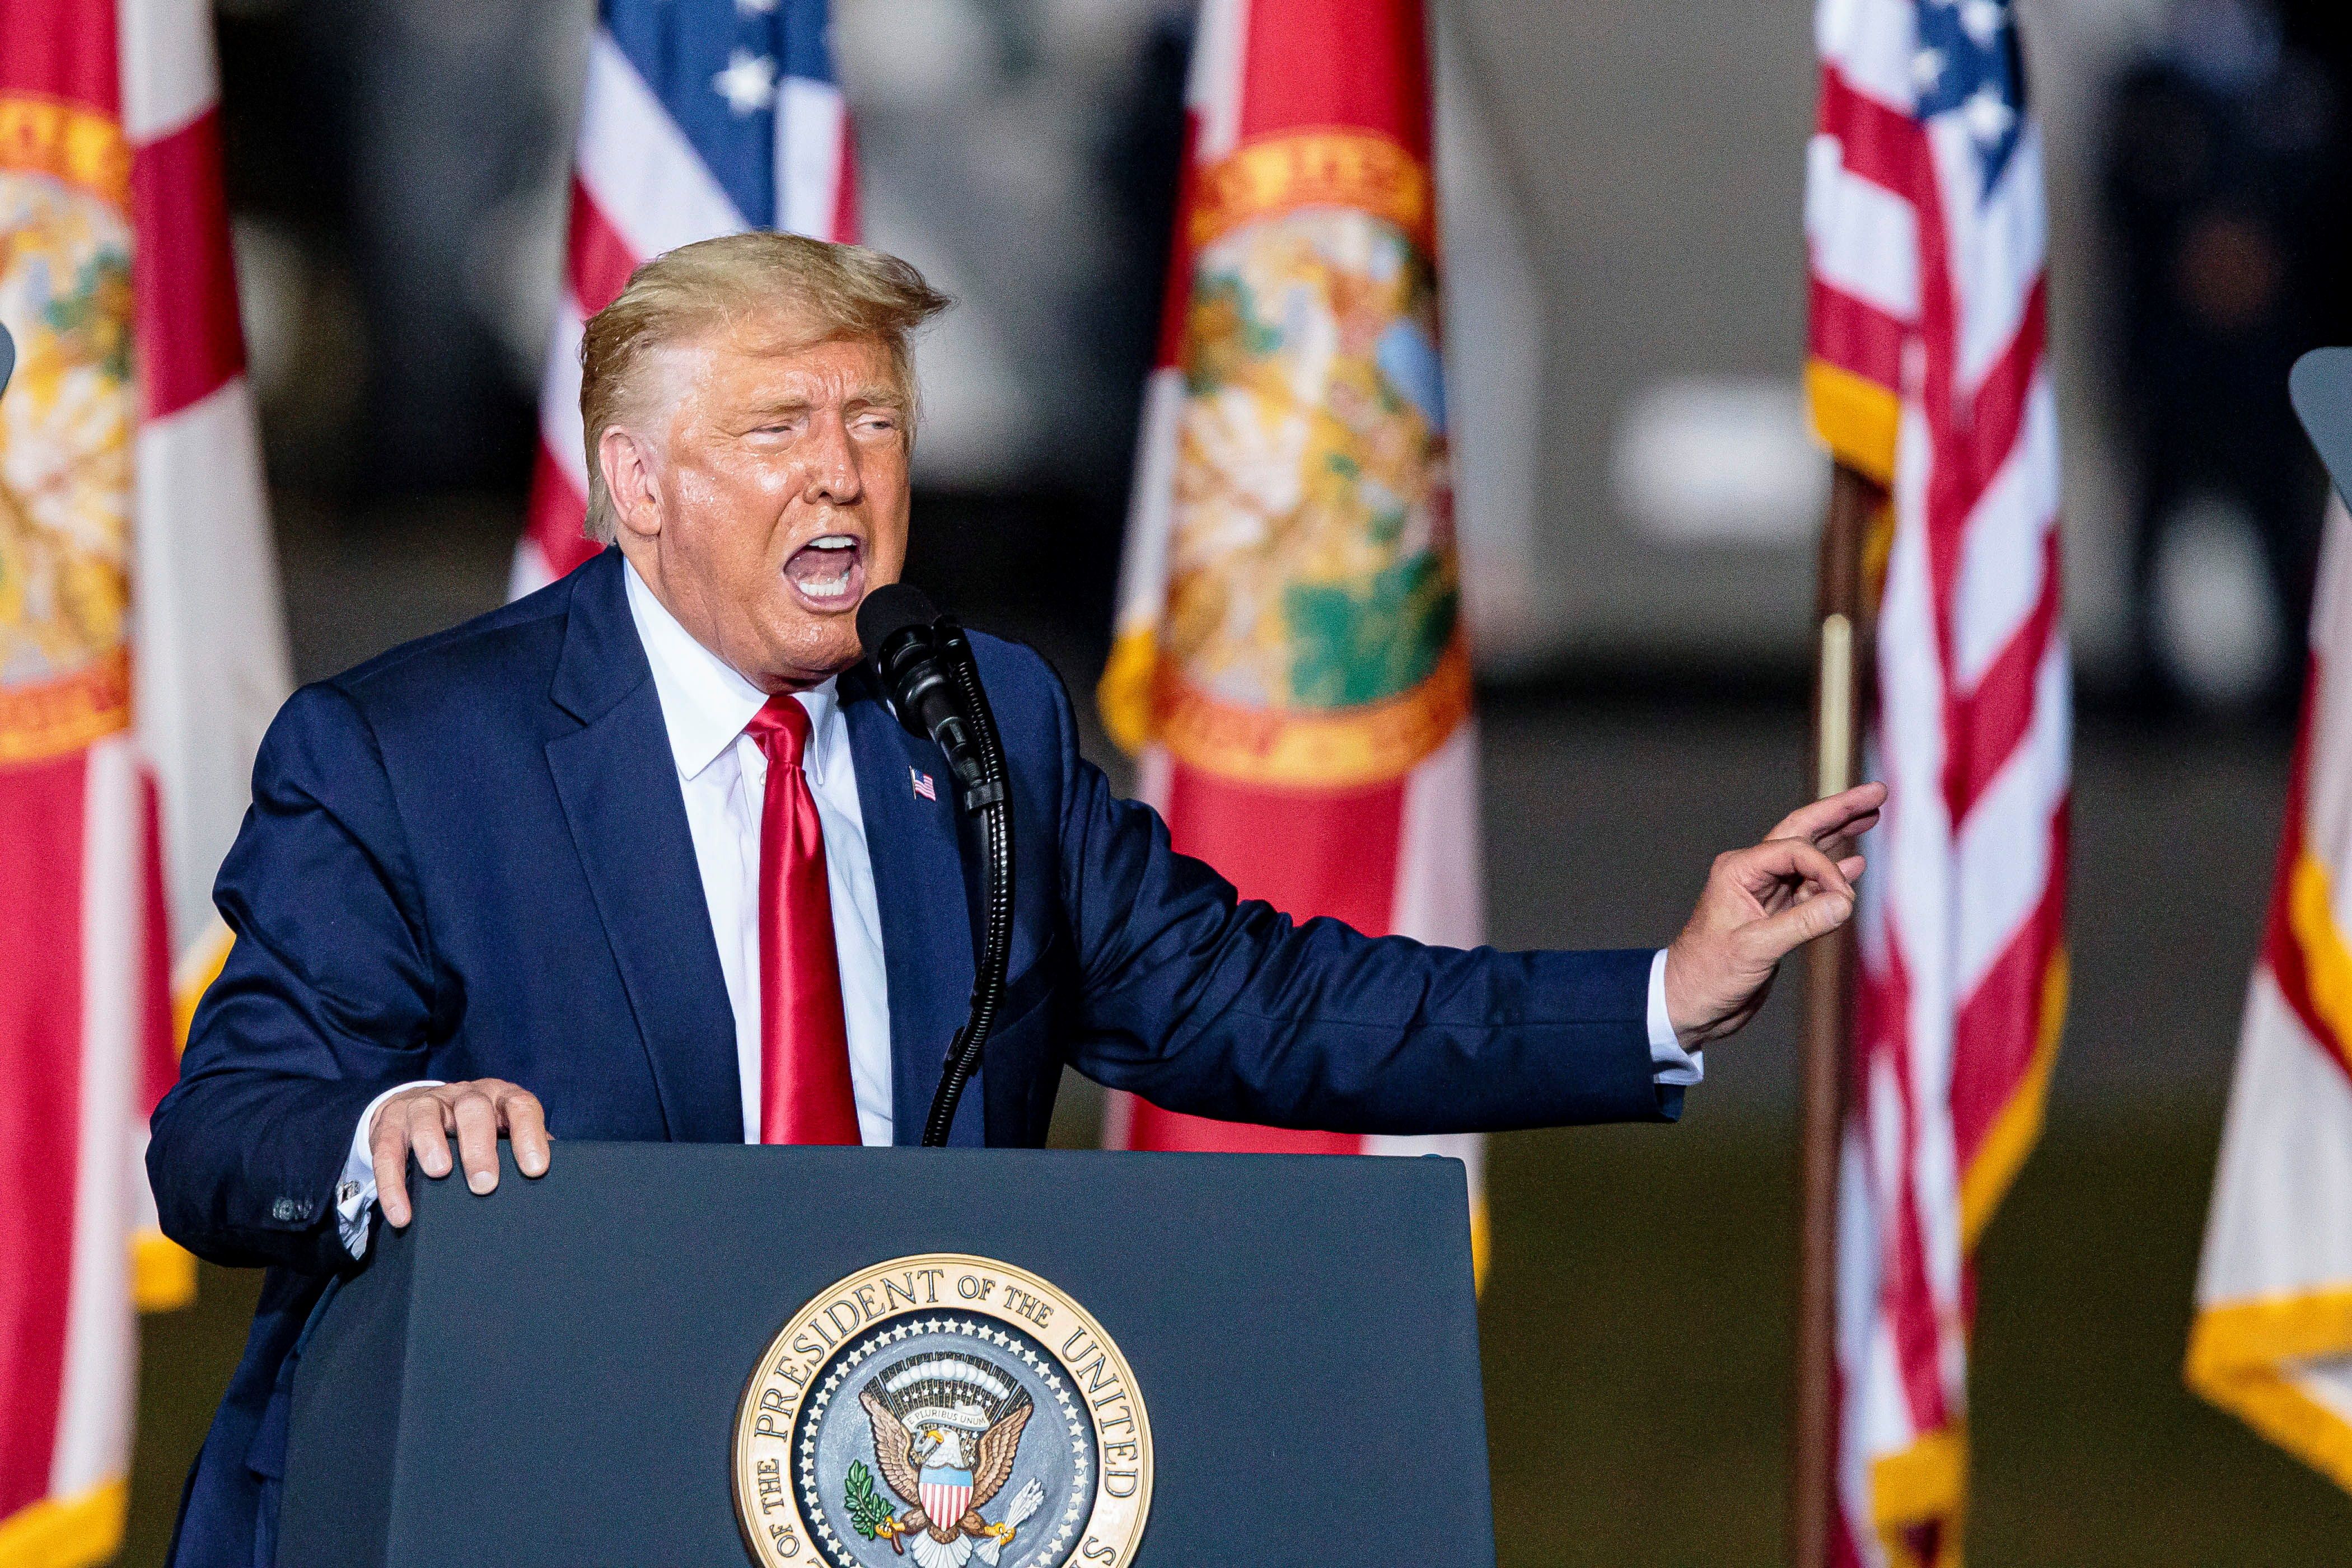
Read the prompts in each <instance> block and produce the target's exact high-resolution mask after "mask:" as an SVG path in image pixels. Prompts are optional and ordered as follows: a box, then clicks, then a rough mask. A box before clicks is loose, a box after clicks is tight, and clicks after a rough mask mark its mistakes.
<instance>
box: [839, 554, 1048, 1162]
mask: <svg viewBox="0 0 2352 1568" xmlns="http://www.w3.org/2000/svg"><path fill="white" fill-rule="evenodd" d="M857 639H858V642H859V643H861V644H863V645H864V647H865V649H866V656H867V658H868V659H869V660H870V661H871V662H872V664H873V666H874V668H875V671H876V673H877V674H879V675H880V676H881V679H882V687H883V690H884V691H885V692H887V694H888V695H889V696H890V700H891V701H892V703H893V704H895V705H896V706H897V707H898V713H899V716H901V718H902V719H905V720H908V721H909V723H910V727H919V728H920V729H921V730H922V732H923V733H924V734H927V735H929V737H930V738H931V740H932V742H933V743H934V744H936V745H937V746H938V747H939V748H940V750H941V751H943V752H945V753H946V754H947V758H948V767H949V768H950V770H952V771H953V773H954V774H955V778H956V782H957V783H958V784H960V785H961V787H962V788H961V803H962V806H963V809H964V810H965V811H966V812H967V813H969V814H971V816H973V817H975V818H977V819H978V825H979V828H980V832H981V842H982V854H981V866H982V901H981V902H982V910H983V912H984V913H983V919H982V935H981V945H980V955H979V961H978V963H977V964H976V965H975V966H974V967H973V971H972V987H971V1011H970V1014H969V1016H968V1017H967V1018H966V1019H965V1022H964V1026H963V1027H962V1028H961V1029H960V1030H956V1033H955V1038H954V1040H951V1041H950V1043H949V1045H948V1053H947V1061H946V1062H945V1064H944V1071H942V1073H941V1075H940V1086H939V1090H938V1092H937V1093H935V1094H934V1095H933V1096H932V1099H931V1110H930V1114H929V1116H928V1117H927V1118H925V1120H924V1123H923V1146H924V1147H926V1148H942V1147H945V1146H946V1144H947V1141H948V1131H949V1129H950V1127H951V1126H953V1124H954V1123H955V1113H956V1105H957V1103H958V1102H960V1101H961V1099H962V1098H963V1092H964V1089H965V1087H966V1086H967V1085H968V1084H969V1083H970V1082H971V1077H972V1074H973V1073H975V1072H977V1071H979V1070H980V1062H981V1054H982V1051H983V1050H984V1049H985V1048H986V1046H987V1044H988V1036H989V1031H990V1030H992V1029H993V1028H994V1027H995V1023H996V1014H997V1010H998V1008H999V1006H1000V1005H1001V1004H1002V1002H1003V998H1004V973H1005V969H1006V967H1007V966H1008V965H1009V964H1010V962H1011V959H1012V954H1013V797H1012V792H1011V789H1010V787H1009V779H1010V774H1009V771H1008V769H1007V768H1006V766H1005V760H1004V745H1003V739H1002V738H1001V737H999V736H998V734H997V729H996V718H995V716H994V715H993V714H992V713H991V712H990V711H989V706H988V694H987V693H986V691H985V690H983V689H982V685H981V682H980V664H979V662H978V661H977V660H976V659H975V658H974V657H973V655H972V651H971V641H970V639H968V638H966V637H965V635H964V633H963V628H962V627H961V626H959V625H957V624H956V622H954V621H953V620H952V619H950V617H948V616H944V615H941V614H940V613H939V612H937V611H936V610H935V609H933V608H932V605H931V601H929V599H927V598H926V597H924V595H923V593H922V591H920V590H919V589H916V588H911V587H909V586H908V585H907V584H905V583H892V584H890V585H889V586H887V587H884V588H877V589H876V590H875V591H873V592H872V593H870V594H867V595H866V601H865V602H864V603H863V604H861V605H859V606H858V608H857Z"/></svg>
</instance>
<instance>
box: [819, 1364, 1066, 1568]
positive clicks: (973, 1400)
mask: <svg viewBox="0 0 2352 1568" xmlns="http://www.w3.org/2000/svg"><path fill="white" fill-rule="evenodd" d="M857 1402H858V1404H860V1405H862V1406H865V1408H866V1418H867V1419H868V1420H869V1421H870V1422H871V1423H872V1424H873V1429H874V1464H875V1468H876V1469H878V1470H879V1471H881V1473H882V1479H884V1480H885V1481H887V1483H889V1487H890V1490H892V1491H894V1492H896V1493H898V1498H899V1500H900V1501H902V1502H904V1503H906V1504H907V1505H908V1506H907V1509H906V1511H904V1512H902V1513H900V1514H899V1515H898V1518H896V1519H894V1520H890V1521H886V1522H885V1523H884V1524H883V1526H882V1528H881V1530H880V1531H878V1532H877V1533H879V1534H881V1535H882V1536H884V1537H885V1538H886V1539H887V1540H888V1542H890V1550H891V1551H892V1552H899V1553H904V1552H907V1551H908V1550H909V1548H911V1549H912V1551H913V1552H914V1556H915V1561H916V1563H918V1564H919V1568H963V1564H964V1563H965V1562H966V1561H967V1560H968V1559H970V1558H971V1557H975V1556H976V1557H978V1558H979V1559H980V1561H981V1562H982V1563H983V1564H986V1565H987V1568H995V1563H996V1561H997V1557H998V1554H999V1553H1000V1552H1003V1550H1004V1548H1005V1546H1006V1545H1007V1544H1008V1543H1009V1542H1011V1541H1012V1540H1013V1534H1014V1533H1015V1532H1016V1531H1018V1530H1019V1529H1020V1527H1021V1524H1022V1522H1023V1521H1024V1520H1026V1519H1027V1518H1028V1517H1029V1515H1030V1514H1032V1513H1034V1512H1035V1511H1036V1510H1037V1507H1038V1505H1039V1504H1040V1503H1042V1502H1043V1501H1045V1489H1044V1488H1043V1487H1041V1486H1040V1485H1038V1483H1037V1482H1036V1481H1034V1480H1032V1481H1031V1482H1030V1483H1029V1484H1028V1485H1027V1486H1025V1487H1024V1488H1022V1489H1021V1492H1020V1494H1019V1495H1018V1496H1016V1497H1015V1498H1014V1499H1013V1504H1012V1507H1011V1508H1010V1509H1009V1510H1007V1511H1006V1516H1005V1518H1004V1519H1003V1521H1001V1522H999V1523H995V1524H991V1523H989V1522H988V1521H986V1520H985V1519H982V1517H981V1512H980V1511H981V1510H982V1508H985V1507H986V1506H987V1505H988V1503H989V1501H990V1500H992V1498H994V1497H995V1496H996V1494H997V1493H998V1492H999V1491H1001V1490H1003V1487H1004V1483H1005V1482H1006V1481H1008V1480H1010V1479H1013V1458H1014V1457H1015V1456H1016V1455H1017V1454H1018V1453H1019V1451H1020V1448H1021V1432H1022V1429H1023V1428H1024V1427H1026V1426H1027V1425H1028V1423H1029V1417H1030V1415H1031V1414H1032V1413H1033V1411H1034V1408H1035V1406H1033V1405H1032V1404H1031V1403H1030V1399H1029V1391H1028V1390H1027V1389H1025V1388H1024V1387H1022V1386H1021V1385H1020V1384H1018V1383H1016V1382H1014V1381H1013V1379H1012V1378H1010V1377H1008V1376H1006V1375H1005V1374H1004V1373H1003V1372H1002V1371H1000V1370H999V1369H998V1368H996V1367H995V1366H993V1365H992V1364H989V1363H988V1362H985V1361H983V1360H982V1359H981V1358H980V1357H978V1356H975V1355H966V1354H962V1353H961V1352H958V1351H940V1352H933V1353H929V1354H920V1355H914V1356H909V1357H908V1358H907V1359H906V1360H904V1361H900V1362H896V1363H893V1364H891V1365H889V1366H886V1367H884V1368H883V1369H882V1370H881V1371H880V1372H878V1373H877V1374H876V1375H874V1377H873V1379H872V1380H871V1381H869V1382H868V1383H867V1384H866V1386H865V1388H864V1389H862V1390H861V1391H860V1392H859V1394H858V1396H857ZM901 1542H906V1544H904V1545H902V1544H900V1543H901Z"/></svg>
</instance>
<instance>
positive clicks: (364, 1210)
mask: <svg viewBox="0 0 2352 1568" xmlns="http://www.w3.org/2000/svg"><path fill="white" fill-rule="evenodd" d="M1654 984H1655V983H1654V982H1653V988H1654ZM443 1082H446V1080H443V1079H439V1078H420V1079H418V1080H416V1082H414V1083H395V1084H394V1085H393V1086H392V1087H391V1088H389V1089H387V1090H385V1091H384V1092H383V1093H381V1094H379V1095H377V1096H376V1097H375V1098H374V1099H373V1100H371V1101H369V1102H368V1103H367V1109H366V1110H364V1111H362V1112H361V1113H360V1124H359V1126H358V1127H357V1128H355V1129H354V1130H353V1131H352V1151H351V1153H350V1154H349V1155H345V1156H344V1157H343V1174H342V1176H341V1179H340V1180H338V1181H337V1182H336V1183H335V1230H336V1233H337V1234H338V1235H340V1236H341V1237H342V1239H343V1250H345V1251H346V1252H349V1253H350V1254H351V1255H352V1257H354V1258H364V1257H366V1256H367V1243H368V1211H369V1210H370V1209H372V1208H373V1207H375V1154H374V1151H373V1146H372V1145H373V1143H374V1141H375V1113H376V1112H377V1111H379V1110H381V1109H382V1108H383V1103H384V1102H385V1101H387V1100H389V1099H391V1098H392V1097H393V1096H394V1095H395V1094H405V1093H407V1092H409V1091H410V1090H412V1089H438V1088H440V1087H441V1085H442V1084H443Z"/></svg>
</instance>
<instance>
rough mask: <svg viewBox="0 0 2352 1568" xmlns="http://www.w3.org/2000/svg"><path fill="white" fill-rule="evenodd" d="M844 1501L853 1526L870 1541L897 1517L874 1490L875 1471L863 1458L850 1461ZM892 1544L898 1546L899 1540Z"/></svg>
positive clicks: (843, 1496) (843, 1494)
mask: <svg viewBox="0 0 2352 1568" xmlns="http://www.w3.org/2000/svg"><path fill="white" fill-rule="evenodd" d="M842 1501H843V1502H845V1504H847V1505H848V1508H849V1522H850V1525H851V1527H852V1528H853V1529H855V1530H856V1531H857V1533H858V1534H860V1535H862V1536H864V1537H865V1538H866V1540H868V1541H871V1540H873V1539H874V1538H875V1537H876V1536H877V1535H878V1534H880V1533H881V1531H882V1527H883V1526H884V1525H886V1524H887V1523H889V1522H890V1521H892V1519H893V1518H895V1517H896V1515H895V1513H894V1511H892V1509H891V1507H890V1505H889V1504H888V1503H887V1502H885V1501H883V1500H882V1494H881V1493H880V1492H877V1491H876V1490H874V1472H873V1471H871V1470H869V1469H866V1461H865V1460H863V1459H852V1460H850V1461H849V1479H848V1484H847V1486H846V1488H845V1490H844V1491H843V1493H842ZM891 1544H892V1545H893V1546H896V1545H897V1544H898V1542H895V1541H894V1542H891Z"/></svg>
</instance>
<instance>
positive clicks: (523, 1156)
mask: <svg viewBox="0 0 2352 1568" xmlns="http://www.w3.org/2000/svg"><path fill="white" fill-rule="evenodd" d="M451 1133H455V1134H457V1163H459V1164H462V1165H463V1166H465V1167H466V1186H467V1187H469V1188H471V1189H472V1190H473V1191H475V1192H491V1191H495V1190H496V1189H497V1187H498V1185H499V1134H500V1133H504V1134H506V1135H507V1137H508V1139H509V1141H510V1142H511V1143H513V1145H514V1155H515V1165H516V1166H518V1167H519V1168H520V1170H521V1171H522V1174H523V1175H525V1176H545V1175H546V1174H547V1157H548V1141H549V1140H548V1136H547V1113H546V1112H545V1111H544V1110H542V1109H541V1106H540V1103H539V1096H538V1095H536V1094H533V1093H532V1092H530V1090H528V1089H523V1088H520V1087H518V1086H517V1085H515V1084H512V1083H509V1082H506V1080H504V1079H502V1078H476V1079H470V1080H468V1081H467V1082H463V1083H421V1084H418V1085H417V1086H416V1087H415V1088H413V1089H404V1090H401V1091H400V1092H398V1093H395V1094H393V1095H390V1096H388V1097H387V1098H385V1099H384V1100H383V1101H381V1102H379V1103H377V1105H376V1107H375V1125H374V1126H373V1128H372V1129H371V1130H370V1132H369V1134H368V1153H369V1155H371V1156H372V1158H373V1162H374V1165H375V1188H376V1201H377V1202H378V1203H379V1204H380V1205H382V1206H383V1218H384V1222H385V1223H386V1224H388V1225H390V1226H392V1227H393V1228H394V1229H400V1228H404V1227H405V1226H406V1225H407V1224H408V1220H409V1216H410V1213H411V1210H410V1207H409V1202H408V1156H409V1155H411V1154H415V1156H416V1164H417V1166H419V1167H420V1168H421V1169H422V1170H423V1171H424V1172H425V1175H426V1176H432V1177H434V1178H435V1179H436V1180H438V1179H439V1178H440V1177H442V1176H447V1175H448V1174H449V1171H450V1168H451V1164H450V1156H449V1134H451Z"/></svg>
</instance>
